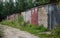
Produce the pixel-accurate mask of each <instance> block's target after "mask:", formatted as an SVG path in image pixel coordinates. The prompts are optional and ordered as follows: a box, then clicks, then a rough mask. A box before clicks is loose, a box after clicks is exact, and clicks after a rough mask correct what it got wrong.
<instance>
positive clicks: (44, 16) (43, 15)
mask: <svg viewBox="0 0 60 38" xmlns="http://www.w3.org/2000/svg"><path fill="white" fill-rule="evenodd" d="M38 24H39V25H44V27H46V28H47V27H48V5H44V6H40V7H39V10H38Z"/></svg>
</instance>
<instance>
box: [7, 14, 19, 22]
mask: <svg viewBox="0 0 60 38" xmlns="http://www.w3.org/2000/svg"><path fill="white" fill-rule="evenodd" d="M19 15H20V14H12V15H10V16H7V20H9V21H17V20H18V16H19Z"/></svg>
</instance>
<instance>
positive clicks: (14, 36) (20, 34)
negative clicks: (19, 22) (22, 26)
mask: <svg viewBox="0 0 60 38" xmlns="http://www.w3.org/2000/svg"><path fill="white" fill-rule="evenodd" d="M0 27H1V28H3V32H4V37H3V38H38V37H37V36H34V35H32V34H30V33H28V32H25V31H21V30H19V29H16V28H12V27H8V26H3V25H0Z"/></svg>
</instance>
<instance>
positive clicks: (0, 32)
mask: <svg viewBox="0 0 60 38" xmlns="http://www.w3.org/2000/svg"><path fill="white" fill-rule="evenodd" d="M2 36H3V33H2V30H0V38H2Z"/></svg>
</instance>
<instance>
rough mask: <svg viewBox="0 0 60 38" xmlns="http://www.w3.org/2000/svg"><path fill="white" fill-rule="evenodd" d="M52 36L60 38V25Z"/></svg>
mask: <svg viewBox="0 0 60 38" xmlns="http://www.w3.org/2000/svg"><path fill="white" fill-rule="evenodd" d="M51 35H52V37H53V38H60V25H58V26H57V27H56V28H55V29H53V31H52V33H51Z"/></svg>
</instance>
